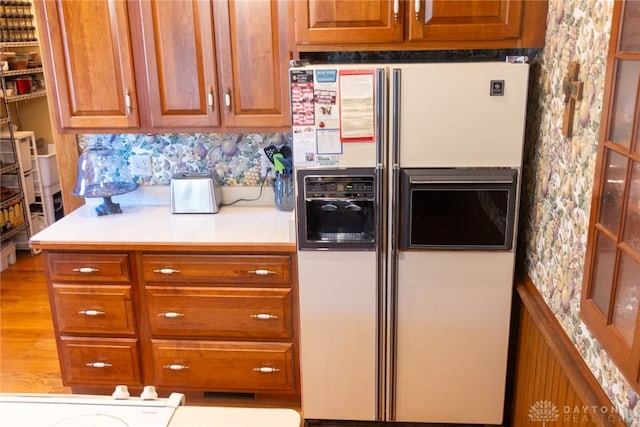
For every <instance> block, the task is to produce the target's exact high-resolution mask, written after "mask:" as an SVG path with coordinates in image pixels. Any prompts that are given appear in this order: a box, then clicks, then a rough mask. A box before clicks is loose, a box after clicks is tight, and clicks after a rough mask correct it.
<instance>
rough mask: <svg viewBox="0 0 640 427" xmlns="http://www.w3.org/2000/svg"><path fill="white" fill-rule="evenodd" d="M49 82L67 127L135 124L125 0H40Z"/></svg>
mask: <svg viewBox="0 0 640 427" xmlns="http://www.w3.org/2000/svg"><path fill="white" fill-rule="evenodd" d="M35 4H36V7H37V9H36V13H38V15H39V24H40V25H45V26H46V31H44V32H41V34H42V33H46V34H47V36H46V37H45V38H46V39H47V40H44V44H43V49H42V50H43V53H44V54H45V55H44V61H43V62H44V65H45V70H46V71H47V73H48V74H49V75H50V78H49V80H48V83H49V86H50V87H53V88H54V90H55V99H56V101H55V102H56V103H57V105H56V107H57V114H58V119H59V122H60V126H61V127H62V128H65V129H89V128H116V127H117V128H136V127H138V126H139V115H138V110H137V101H136V84H135V80H134V67H133V59H132V45H131V39H130V35H129V34H130V33H129V16H128V13H127V5H126V3H125V2H123V1H108V0H92V1H76V0H45V1H43V2H36V3H35Z"/></svg>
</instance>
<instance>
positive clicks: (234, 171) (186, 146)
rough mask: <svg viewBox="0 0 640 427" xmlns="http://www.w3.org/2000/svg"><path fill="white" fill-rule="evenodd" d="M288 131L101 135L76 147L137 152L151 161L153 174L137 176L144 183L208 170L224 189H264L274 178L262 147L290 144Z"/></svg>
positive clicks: (127, 153) (159, 182)
mask: <svg viewBox="0 0 640 427" xmlns="http://www.w3.org/2000/svg"><path fill="white" fill-rule="evenodd" d="M290 139H291V134H289V133H248V134H226V133H225V134H221V133H211V134H209V133H207V134H158V135H145V134H117V135H110V134H97V135H78V144H79V145H80V147H81V148H82V149H83V150H84V149H85V148H86V147H87V146H89V145H93V144H97V143H101V144H103V145H104V146H107V147H110V148H112V149H113V150H114V151H116V152H117V153H118V154H119V155H121V156H122V157H123V158H124V159H127V161H129V159H130V156H132V155H134V154H143V155H149V156H150V157H151V169H152V170H151V175H150V176H134V179H135V180H136V181H137V182H138V184H140V185H169V183H170V181H171V177H172V176H173V175H174V174H177V173H183V172H208V173H211V174H213V176H214V177H215V178H217V179H218V182H219V183H220V184H221V185H249V186H256V185H261V184H262V182H263V181H264V180H265V178H267V177H268V176H271V175H273V171H272V169H273V168H271V167H270V166H271V163H270V161H269V159H268V158H267V157H266V154H265V153H264V148H265V147H268V146H269V145H274V146H275V147H277V148H280V147H281V146H283V145H289V144H290Z"/></svg>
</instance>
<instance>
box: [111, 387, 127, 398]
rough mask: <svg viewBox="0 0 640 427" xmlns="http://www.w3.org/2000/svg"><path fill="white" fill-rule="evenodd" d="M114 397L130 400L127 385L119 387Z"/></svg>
mask: <svg viewBox="0 0 640 427" xmlns="http://www.w3.org/2000/svg"><path fill="white" fill-rule="evenodd" d="M112 396H113V397H114V398H115V399H128V398H129V389H128V388H127V386H126V385H117V386H116V390H115V391H114V392H113V394H112Z"/></svg>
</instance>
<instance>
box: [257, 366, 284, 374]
mask: <svg viewBox="0 0 640 427" xmlns="http://www.w3.org/2000/svg"><path fill="white" fill-rule="evenodd" d="M253 370H254V371H255V372H261V373H263V374H273V373H276V372H280V369H278V368H271V367H269V366H260V367H259V368H253Z"/></svg>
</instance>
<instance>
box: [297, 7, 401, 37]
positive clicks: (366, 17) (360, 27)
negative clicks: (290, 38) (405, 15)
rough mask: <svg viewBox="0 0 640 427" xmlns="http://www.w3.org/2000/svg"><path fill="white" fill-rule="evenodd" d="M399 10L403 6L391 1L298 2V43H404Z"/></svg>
mask: <svg viewBox="0 0 640 427" xmlns="http://www.w3.org/2000/svg"><path fill="white" fill-rule="evenodd" d="M399 7H400V3H399V2H394V1H389V0H355V1H343V0H307V1H294V14H295V22H296V26H295V38H296V42H297V43H304V44H317V43H320V44H322V43H329V44H334V43H345V42H346V41H348V42H350V43H372V42H378V43H388V42H401V41H402V39H403V25H402V23H401V22H399V16H400V11H399Z"/></svg>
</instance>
